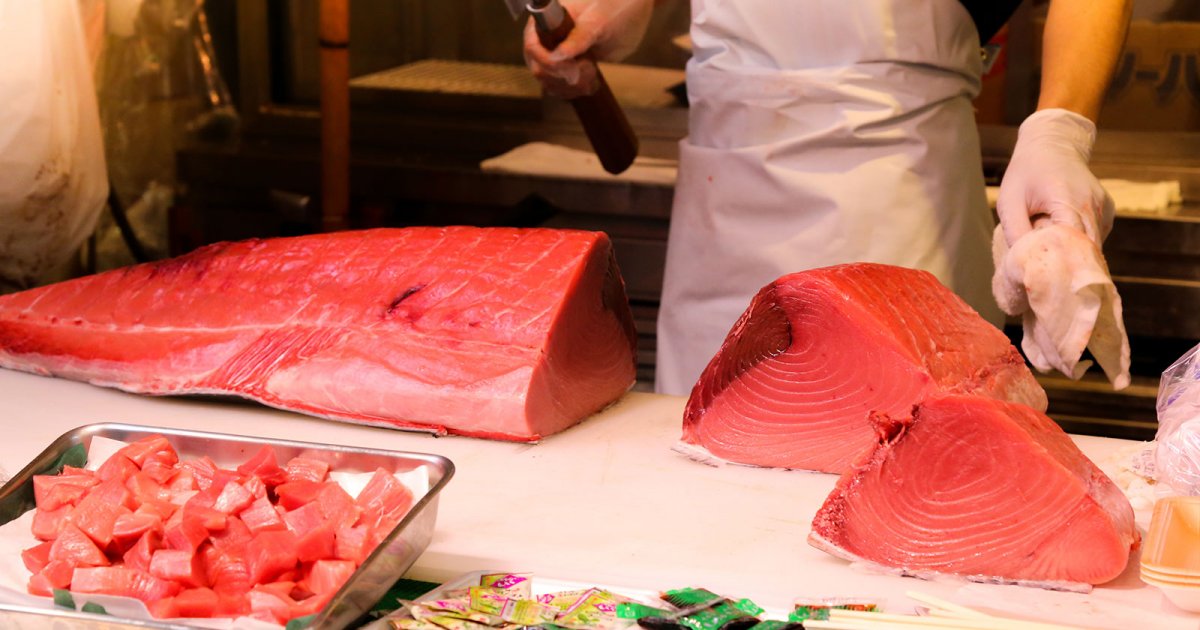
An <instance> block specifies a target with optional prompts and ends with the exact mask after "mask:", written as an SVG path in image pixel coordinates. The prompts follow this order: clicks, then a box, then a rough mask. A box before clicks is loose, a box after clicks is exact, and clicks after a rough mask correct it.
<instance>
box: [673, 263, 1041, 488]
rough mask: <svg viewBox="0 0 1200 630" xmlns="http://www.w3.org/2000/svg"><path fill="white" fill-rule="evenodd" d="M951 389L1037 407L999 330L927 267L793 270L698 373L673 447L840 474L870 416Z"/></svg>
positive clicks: (756, 302)
mask: <svg viewBox="0 0 1200 630" xmlns="http://www.w3.org/2000/svg"><path fill="white" fill-rule="evenodd" d="M947 392H954V393H970V394H977V395H981V396H987V397H991V398H997V399H1001V400H1009V401H1014V402H1020V403H1024V404H1027V405H1030V406H1032V407H1035V408H1037V409H1039V410H1044V409H1045V408H1046V393H1045V391H1044V390H1043V389H1042V388H1041V386H1040V385H1038V383H1037V381H1036V380H1035V379H1034V377H1033V374H1032V373H1031V372H1030V371H1029V369H1028V368H1027V367H1026V366H1025V361H1024V359H1023V358H1022V357H1021V355H1020V353H1018V352H1017V349H1016V348H1014V347H1013V346H1012V343H1010V342H1009V340H1008V338H1007V337H1005V336H1004V334H1003V333H1002V332H1000V330H999V329H997V328H996V327H995V326H992V325H991V324H989V323H987V322H986V321H984V319H983V318H981V317H980V316H979V314H978V313H976V312H975V311H974V310H972V309H971V307H969V306H967V304H966V303H965V302H963V301H962V300H961V299H959V297H958V296H956V295H955V294H954V293H952V292H951V291H950V290H949V289H947V288H945V287H944V286H942V285H941V284H940V283H939V282H938V281H937V279H936V278H934V277H933V275H932V274H929V273H927V272H924V271H914V270H911V269H904V268H901V267H893V266H890V265H879V264H871V263H856V264H849V265H839V266H834V267H825V268H821V269H814V270H811V271H805V272H801V273H795V274H791V275H787V276H783V277H782V278H779V279H778V280H776V281H775V282H772V283H771V284H769V285H767V286H766V287H764V288H763V289H762V290H761V291H759V293H758V294H757V295H756V296H755V297H754V299H753V300H752V301H751V303H750V306H749V307H748V308H747V309H746V312H745V313H744V314H743V315H742V316H741V318H740V319H739V320H738V321H737V322H736V323H735V324H734V326H733V328H732V330H730V332H729V335H728V337H726V339H725V342H724V344H723V345H722V347H721V349H720V350H719V351H718V352H717V354H716V355H715V356H714V357H713V359H712V361H711V362H710V363H709V364H708V367H706V368H705V370H704V372H703V373H702V374H701V376H700V379H699V380H698V381H697V383H696V385H695V387H694V388H693V389H692V393H691V397H690V398H689V399H688V402H687V407H686V409H685V412H684V419H683V438H682V442H683V444H682V445H681V446H682V448H681V450H683V451H684V452H687V453H688V454H689V455H691V456H693V457H697V458H704V459H711V458H712V457H713V456H715V458H717V459H719V460H724V461H732V462H737V463H742V464H753V465H758V466H771V467H782V468H799V469H806V470H818V471H823V472H836V473H840V472H843V471H845V470H847V469H848V468H849V466H850V464H851V463H852V462H853V461H854V460H855V459H856V458H857V457H858V456H859V455H861V454H862V453H863V452H865V451H867V450H869V449H870V447H871V444H872V443H873V440H874V433H873V431H872V428H871V425H870V423H868V421H867V418H868V416H869V414H871V413H885V414H888V415H891V416H900V415H903V414H906V413H908V412H910V411H911V410H912V407H913V405H914V404H916V403H918V402H921V401H922V400H925V399H926V398H927V397H929V396H931V395H935V394H939V393H947ZM696 447H699V448H700V449H702V450H703V451H707V452H700V453H697V448H696Z"/></svg>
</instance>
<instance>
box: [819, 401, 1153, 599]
mask: <svg viewBox="0 0 1200 630" xmlns="http://www.w3.org/2000/svg"><path fill="white" fill-rule="evenodd" d="M873 423H874V425H875V427H876V430H877V431H878V432H879V441H878V442H877V443H876V447H875V449H874V451H872V452H871V453H869V454H868V455H867V456H866V457H865V458H864V460H863V461H862V462H860V463H859V465H858V466H857V467H856V468H855V469H854V470H852V471H850V472H847V473H846V474H845V475H843V476H842V478H841V479H840V480H838V484H837V487H836V488H835V489H834V491H833V492H832V493H830V495H829V497H828V498H827V499H826V500H825V504H824V505H823V506H822V507H821V509H820V510H819V511H818V512H817V515H816V517H815V518H814V519H813V524H812V532H811V533H810V534H809V537H808V541H809V544H811V545H813V546H814V547H817V548H819V549H822V550H824V551H827V552H829V553H831V554H833V555H835V556H839V557H842V558H847V559H850V560H865V561H867V562H870V563H873V564H876V565H882V566H883V567H888V568H891V569H894V570H899V571H900V572H903V573H905V574H911V575H918V576H926V575H927V574H939V573H949V574H957V575H962V576H968V577H971V578H973V579H977V580H989V581H992V580H994V581H1004V582H1019V583H1032V584H1037V585H1042V586H1050V587H1059V588H1069V587H1070V586H1069V585H1070V584H1101V583H1104V582H1107V581H1109V580H1112V579H1113V578H1115V577H1117V576H1118V575H1120V574H1121V572H1122V571H1123V570H1124V569H1125V565H1126V563H1127V562H1128V560H1129V555H1130V550H1131V549H1132V548H1134V547H1136V546H1137V544H1138V542H1139V536H1138V532H1137V529H1136V527H1135V526H1134V515H1133V508H1132V507H1131V506H1130V504H1129V500H1128V499H1126V498H1125V495H1124V494H1122V493H1121V491H1120V490H1119V489H1118V488H1117V486H1116V485H1115V484H1113V482H1112V481H1111V480H1110V479H1109V478H1108V477H1107V476H1105V474H1104V473H1103V472H1101V471H1100V469H1098V468H1096V466H1095V465H1094V464H1093V463H1092V462H1091V461H1090V460H1088V458H1087V457H1086V456H1084V454H1083V453H1082V452H1080V451H1079V449H1078V448H1077V447H1076V446H1075V443H1074V442H1072V441H1071V439H1070V438H1069V437H1067V434H1066V433H1064V432H1063V431H1062V429H1061V428H1059V426H1058V425H1057V424H1055V423H1054V421H1053V420H1051V419H1050V418H1048V417H1046V415H1045V414H1043V413H1040V412H1038V411H1035V410H1033V409H1030V408H1029V407H1026V406H1024V405H1016V404H1012V403H1005V402H1001V401H997V400H993V399H989V398H983V397H980V396H946V397H941V398H932V399H930V400H928V401H926V402H924V403H923V404H921V405H920V406H918V407H917V409H916V410H915V411H914V413H913V416H912V417H908V416H904V417H900V418H897V419H891V418H887V417H884V416H877V417H875V418H873Z"/></svg>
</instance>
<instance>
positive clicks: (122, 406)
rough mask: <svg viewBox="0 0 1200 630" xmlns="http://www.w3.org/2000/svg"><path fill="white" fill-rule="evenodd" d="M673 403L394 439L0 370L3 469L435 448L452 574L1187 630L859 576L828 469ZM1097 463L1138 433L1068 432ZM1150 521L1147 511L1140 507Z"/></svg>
mask: <svg viewBox="0 0 1200 630" xmlns="http://www.w3.org/2000/svg"><path fill="white" fill-rule="evenodd" d="M684 402H685V401H684V399H683V398H679V397H672V396H660V395H654V394H645V393H630V394H628V395H627V396H625V397H624V398H623V399H622V400H621V401H620V402H618V403H617V404H616V405H614V406H613V407H611V408H609V409H608V410H606V411H604V412H603V413H601V414H599V415H597V416H595V417H593V418H590V419H588V420H587V421H585V422H584V423H582V424H580V425H579V426H576V427H574V428H572V429H569V430H568V431H566V432H564V433H561V434H559V435H556V436H552V437H550V438H548V439H546V440H544V441H543V442H541V443H540V444H533V445H530V444H513V443H505V442H492V441H485V440H479V439H472V438H459V437H441V438H435V437H432V436H430V435H427V434H420V433H405V432H400V431H393V430H388V429H380V428H372V427H364V426H357V425H351V424H343V423H336V422H331V421H325V420H319V419H315V418H309V417H306V416H301V415H297V414H293V413H288V412H283V411H278V410H275V409H269V408H266V407H261V406H258V405H254V404H249V403H239V402H229V401H209V400H196V399H181V398H149V397H141V396H135V395H132V394H126V393H123V392H118V391H114V390H108V389H102V388H98V387H92V386H90V385H85V384H81V383H74V382H70V381H64V380H59V379H51V378H45V377H39V376H32V375H28V374H22V373H17V372H11V371H7V370H0V422H2V423H3V424H2V426H3V434H2V438H0V466H2V467H3V468H4V469H6V470H7V472H8V474H10V475H11V474H13V473H15V472H17V471H18V470H19V469H20V468H21V467H22V466H24V465H25V464H26V463H27V462H28V461H29V460H31V459H32V458H33V457H34V456H35V455H37V454H38V453H39V452H41V450H42V449H43V448H45V447H46V446H47V445H49V444H50V442H51V441H53V440H54V438H56V437H58V436H59V435H61V434H62V433H64V432H66V431H68V430H70V429H73V428H75V427H77V426H80V425H84V424H91V423H95V422H128V423H134V424H144V425H152V426H162V427H179V428H188V429H199V430H206V431H216V432H223V433H236V434H241V435H259V436H268V437H275V438H287V439H294V440H304V441H312V442H322V443H331V444H349V445H358V446H367V447H373V448H385V449H394V450H406V451H418V452H425V453H436V454H439V455H443V456H445V457H447V458H449V459H450V460H451V461H453V462H454V464H455V467H456V469H457V470H456V473H455V475H454V478H453V479H452V480H451V481H450V483H449V485H447V486H446V488H445V490H444V491H443V493H442V495H441V499H440V505H439V509H438V518H437V530H436V533H435V536H434V539H433V542H432V543H431V544H430V546H429V548H428V549H427V550H426V551H425V553H424V554H423V555H422V556H421V557H420V559H419V560H418V561H417V563H416V564H415V565H414V566H413V567H412V569H411V570H410V571H409V572H408V574H407V577H409V578H413V579H418V580H429V581H438V582H440V581H446V580H449V579H451V578H454V577H455V576H457V575H460V574H462V573H467V572H470V571H476V570H483V569H495V570H507V571H527V572H532V573H534V574H535V575H537V576H543V577H546V578H556V579H562V580H573V581H579V582H585V583H588V584H602V585H609V586H625V587H628V588H631V589H639V590H640V589H646V590H651V591H654V590H662V589H668V588H678V587H682V586H702V587H705V588H708V589H711V590H714V591H716V592H718V593H721V594H724V595H728V596H736V597H748V598H750V599H752V600H754V601H755V602H757V603H758V604H759V605H762V606H764V607H767V608H774V609H787V608H789V607H790V605H791V602H792V600H793V599H794V598H797V597H823V596H839V595H841V596H856V597H878V598H882V599H883V600H884V602H885V607H886V608H887V609H889V610H892V611H895V612H912V610H913V606H914V605H915V602H913V601H912V600H910V599H908V598H907V597H906V596H905V595H904V594H905V592H907V591H914V590H915V591H921V592H925V593H929V594H932V595H935V596H938V597H942V598H944V599H949V600H952V601H955V602H957V603H960V604H965V605H974V606H987V607H991V608H998V609H1002V610H1006V611H1009V612H1010V613H1011V614H1023V615H1029V616H1033V617H1036V618H1039V619H1044V620H1055V621H1059V622H1064V623H1065V622H1070V623H1074V624H1077V625H1082V626H1089V627H1101V628H1164V629H1165V628H1198V629H1200V615H1196V614H1191V613H1186V612H1183V611H1181V610H1179V609H1177V608H1175V607H1173V606H1172V605H1171V604H1170V603H1169V602H1166V601H1165V600H1164V599H1163V598H1162V597H1161V595H1160V593H1159V592H1158V591H1157V590H1156V589H1154V588H1152V587H1149V586H1146V585H1144V584H1142V582H1141V581H1140V580H1139V579H1138V571H1137V557H1136V556H1134V557H1133V559H1132V560H1131V563H1130V567H1129V568H1128V570H1126V572H1125V574H1124V575H1123V576H1122V577H1120V578H1118V579H1117V580H1116V581H1114V582H1113V583H1111V584H1108V585H1105V586H1101V587H1098V588H1096V589H1094V590H1093V591H1092V592H1091V593H1089V594H1079V593H1059V592H1050V591H1045V590H1041V589H1034V588H1027V587H1017V586H997V585H985V584H972V583H967V582H962V581H957V580H945V581H938V582H928V581H922V580H917V579H913V578H901V577H895V576H890V575H881V574H875V573H870V572H867V571H864V570H861V569H858V568H855V567H851V566H850V565H848V564H847V563H846V562H845V561H842V560H839V559H836V558H833V557H831V556H829V555H826V554H825V553H823V552H820V551H818V550H816V549H814V548H812V547H809V546H808V544H807V543H806V541H805V538H806V537H807V535H808V531H809V523H810V522H811V520H812V516H813V514H814V513H815V512H816V510H817V508H818V507H820V505H821V503H822V501H823V500H824V498H825V496H826V494H828V492H829V491H830V489H832V488H833V485H834V483H835V482H836V480H837V477H836V476H834V475H822V474H812V473H804V472H796V471H784V470H768V469H759V468H750V467H743V466H723V467H711V466H707V465H704V464H699V463H696V462H693V461H691V460H688V459H687V458H685V457H683V456H681V455H679V454H677V453H675V452H674V451H672V450H671V447H672V446H673V445H674V444H675V442H676V441H677V440H678V438H679V428H680V419H681V417H682V411H683V406H684ZM1075 440H1076V442H1077V443H1078V444H1079V446H1080V447H1081V448H1082V449H1083V451H1084V452H1085V453H1087V454H1088V455H1089V456H1090V457H1091V458H1092V459H1093V461H1096V462H1097V463H1098V464H1101V467H1102V468H1104V467H1106V466H1105V464H1106V462H1111V461H1113V460H1114V457H1115V454H1116V453H1120V452H1123V451H1126V450H1128V449H1129V447H1131V446H1134V443H1131V442H1126V441H1122V440H1113V439H1106V438H1095V437H1085V436H1076V437H1075ZM1138 516H1139V524H1140V525H1141V526H1142V527H1143V529H1144V527H1145V524H1146V518H1147V514H1146V513H1145V512H1144V511H1142V512H1139V515H1138Z"/></svg>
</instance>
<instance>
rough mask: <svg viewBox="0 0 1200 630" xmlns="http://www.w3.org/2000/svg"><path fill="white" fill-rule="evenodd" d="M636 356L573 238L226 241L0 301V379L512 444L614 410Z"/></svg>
mask: <svg viewBox="0 0 1200 630" xmlns="http://www.w3.org/2000/svg"><path fill="white" fill-rule="evenodd" d="M635 344H636V339H635V332H634V327H633V317H632V313H631V311H630V308H629V303H628V300H627V298H626V294H625V285H624V282H623V281H622V279H621V274H620V271H619V270H618V268H617V265H616V259H615V258H614V256H613V250H612V244H611V242H610V241H609V239H608V237H607V236H606V235H605V234H603V233H600V232H584V231H576V230H553V229H518V228H471V227H448V228H423V227H422V228H401V229H376V230H363V231H351V232H337V233H330V234H318V235H312V236H302V237H296V238H276V239H266V240H248V241H241V242H236V243H218V244H214V245H210V246H206V247H204V248H201V249H199V250H196V251H194V252H192V253H190V254H187V255H184V256H181V257H178V258H174V259H170V260H165V261H160V262H153V263H146V264H141V265H135V266H131V267H127V268H123V269H116V270H113V271H109V272H105V273H101V274H98V275H94V276H89V277H84V278H77V279H73V280H69V281H66V282H61V283H57V284H53V285H48V286H45V287H40V288H37V289H32V290H29V291H24V292H21V293H15V294H11V295H5V296H0V367H6V368H10V369H17V370H23V371H27V372H33V373H38V374H46V375H53V376H59V377H63V378H69V379H76V380H80V381H86V382H89V383H93V384H96V385H102V386H107V387H116V388H119V389H123V390H126V391H130V392H135V393H140V394H220V395H235V396H241V397H244V398H249V399H252V400H256V401H259V402H261V403H264V404H266V405H270V406H273V407H278V408H281V409H288V410H291V411H297V412H300V413H305V414H310V415H314V416H320V417H323V418H330V419H334V420H344V421H348V422H356V423H363V424H370V425H378V426H385V427H394V428H400V429H416V430H426V431H431V432H434V433H438V434H446V433H454V434H461V435H471V436H479V437H488V438H496V439H505V440H519V441H536V440H538V439H539V438H541V437H542V436H545V435H550V434H552V433H555V432H558V431H562V430H563V429H566V428H567V427H570V426H572V425H573V424H575V423H577V422H579V421H580V420H581V419H583V418H585V417H586V416H588V415H590V414H592V413H594V412H596V411H598V410H600V409H601V408H603V407H605V406H606V405H608V404H610V403H611V402H613V401H614V400H616V399H617V398H619V397H620V396H621V395H623V394H624V393H625V392H626V391H627V390H628V389H629V387H630V386H631V385H632V384H633V382H634V379H635V364H636V363H635V356H634V354H635V347H636V346H635Z"/></svg>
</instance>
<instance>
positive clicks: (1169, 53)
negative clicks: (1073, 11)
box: [1034, 20, 1200, 131]
mask: <svg viewBox="0 0 1200 630" xmlns="http://www.w3.org/2000/svg"><path fill="white" fill-rule="evenodd" d="M1043 24H1044V23H1043V21H1041V20H1038V21H1036V22H1035V28H1034V32H1035V33H1034V34H1035V37H1034V42H1035V47H1036V49H1037V50H1036V51H1035V57H1034V59H1035V60H1037V61H1036V62H1035V63H1038V64H1039V67H1040V60H1041V34H1042V27H1043ZM1035 74H1037V75H1040V72H1039V73H1035ZM1100 128H1101V129H1120V130H1130V131H1200V22H1150V21H1146V20H1134V21H1133V22H1132V23H1131V24H1130V27H1129V35H1128V37H1127V38H1126V40H1125V48H1124V50H1122V52H1121V57H1120V59H1119V60H1118V61H1117V68H1116V71H1115V72H1114V73H1113V78H1112V82H1111V84H1110V85H1109V89H1108V94H1107V95H1106V97H1105V99H1104V108H1103V110H1102V111H1101V112H1100Z"/></svg>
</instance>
